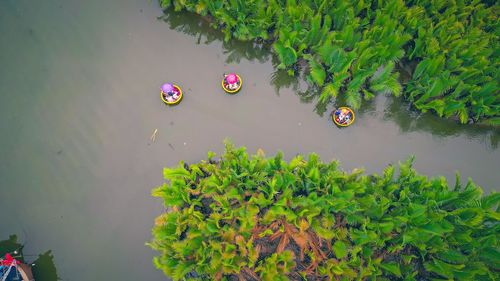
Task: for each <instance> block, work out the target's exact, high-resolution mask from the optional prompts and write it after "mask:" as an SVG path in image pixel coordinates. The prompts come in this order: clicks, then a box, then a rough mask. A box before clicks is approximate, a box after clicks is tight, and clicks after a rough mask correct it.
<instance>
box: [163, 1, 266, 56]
mask: <svg viewBox="0 0 500 281" xmlns="http://www.w3.org/2000/svg"><path fill="white" fill-rule="evenodd" d="M158 19H159V20H163V21H164V22H166V23H168V24H169V27H170V28H171V29H173V30H176V31H179V32H183V33H185V34H188V35H191V36H193V37H195V38H196V44H206V45H208V44H210V43H212V42H214V41H220V42H222V49H223V53H224V54H225V55H226V56H227V58H226V63H239V62H240V61H241V59H247V60H249V61H254V60H257V61H259V62H265V61H267V60H268V59H269V57H270V56H271V53H270V52H269V51H268V48H269V46H267V45H265V44H258V43H255V42H251V41H247V42H244V41H238V40H229V41H228V42H224V34H223V33H222V32H221V31H219V30H217V29H216V27H213V26H212V24H211V23H210V19H209V18H207V17H201V16H197V15H193V14H192V13H190V12H187V11H181V12H175V11H174V10H173V9H167V10H166V11H165V12H164V14H163V15H162V16H161V17H159V18H158Z"/></svg>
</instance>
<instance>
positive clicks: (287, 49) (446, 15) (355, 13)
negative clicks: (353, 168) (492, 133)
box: [160, 0, 500, 125]
mask: <svg viewBox="0 0 500 281" xmlns="http://www.w3.org/2000/svg"><path fill="white" fill-rule="evenodd" d="M483 2H485V3H483ZM486 2H488V1H478V0H465V1H464V0H462V1H458V0H451V1H450V0H414V1H412V0H406V1H403V0H385V1H380V0H354V1H346V0H300V1H297V0H160V3H161V5H162V7H164V8H166V7H170V6H174V8H175V9H176V10H182V9H186V10H188V11H192V12H195V13H198V14H201V15H209V16H211V17H212V18H213V20H214V27H217V28H220V29H221V30H222V31H223V32H224V34H225V39H226V40H228V39H229V38H231V37H234V38H237V39H239V40H254V39H263V40H268V41H270V42H273V50H274V52H275V53H276V55H277V57H278V58H279V61H280V64H279V65H278V68H279V69H287V70H288V73H289V74H291V75H294V74H296V72H297V70H298V65H297V62H298V61H299V60H306V61H307V62H308V66H309V75H308V77H309V81H310V82H311V85H312V87H313V91H315V92H317V93H318V97H319V102H320V103H327V102H328V101H330V100H331V99H332V98H335V97H337V95H339V93H340V94H342V95H343V96H344V98H345V100H346V102H347V103H348V104H349V105H350V106H352V107H354V108H358V107H359V106H360V105H361V102H362V99H363V98H365V99H369V98H371V97H373V96H374V94H375V93H379V92H388V93H392V94H394V95H399V94H401V93H402V92H404V95H405V96H406V97H407V98H408V100H409V101H411V102H412V103H413V105H414V106H415V107H416V108H417V109H419V110H421V111H427V110H432V111H433V112H436V113H437V114H438V115H439V116H442V117H455V118H457V119H459V120H460V121H461V122H462V123H466V122H468V121H469V120H470V119H473V120H474V121H479V120H482V121H484V122H487V123H490V124H494V125H498V124H500V94H499V91H498V81H499V79H498V78H499V77H498V74H497V68H498V35H499V32H500V29H499V27H498V20H497V13H498V8H499V6H498V4H496V3H486ZM490 2H494V1H490ZM400 61H403V62H405V63H414V64H417V66H416V69H415V71H414V73H413V77H412V78H411V79H410V81H409V82H408V85H401V84H400V82H399V81H398V80H399V79H398V76H399V74H398V72H397V71H395V64H396V63H398V62H400ZM403 86H406V87H403ZM403 88H406V89H405V90H404V89H403ZM403 90H404V91H403Z"/></svg>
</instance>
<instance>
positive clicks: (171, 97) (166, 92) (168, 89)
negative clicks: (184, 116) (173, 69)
mask: <svg viewBox="0 0 500 281" xmlns="http://www.w3.org/2000/svg"><path fill="white" fill-rule="evenodd" d="M161 92H162V95H163V97H164V98H165V100H166V101H168V102H174V101H176V100H177V99H178V98H179V95H180V93H179V91H178V90H177V89H176V88H175V87H174V85H172V84H171V83H165V84H163V85H162V86H161Z"/></svg>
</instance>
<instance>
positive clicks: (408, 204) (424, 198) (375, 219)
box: [150, 143, 500, 281]
mask: <svg viewBox="0 0 500 281" xmlns="http://www.w3.org/2000/svg"><path fill="white" fill-rule="evenodd" d="M214 156H215V155H214V154H213V153H209V154H208V160H206V161H201V162H200V163H197V164H192V165H187V164H185V163H181V164H180V165H179V166H178V167H175V168H166V169H165V170H164V176H165V179H166V180H168V183H165V184H164V185H163V186H161V187H158V188H157V189H155V190H154V192H153V195H154V196H156V197H160V198H162V199H163V200H164V204H165V207H166V208H167V209H166V211H165V212H164V213H163V214H161V215H160V216H159V217H158V218H157V219H156V222H155V227H154V229H153V236H154V239H153V241H152V242H151V243H150V245H151V246H152V247H153V248H154V249H156V250H157V251H159V256H158V257H156V258H155V259H154V262H155V264H156V266H157V267H158V268H159V269H162V270H163V271H164V272H165V274H166V275H168V276H170V277H171V278H173V279H174V280H269V281H271V280H354V279H356V280H366V279H374V278H377V279H379V280H395V279H400V280H403V279H404V280H452V279H453V280H499V278H500V274H499V272H500V271H499V270H500V258H499V257H500V253H499V241H498V240H499V237H498V235H499V230H500V224H499V220H500V214H499V212H498V210H499V209H498V203H499V201H500V196H499V195H500V194H498V193H493V194H490V195H488V196H482V191H481V189H480V188H479V187H477V186H475V185H474V184H473V183H472V182H470V181H469V182H468V183H467V184H465V185H462V184H461V183H460V180H459V178H458V176H457V182H456V184H455V186H453V187H450V186H448V184H447V182H446V180H445V179H444V178H442V177H440V178H435V179H428V178H426V177H424V176H422V175H419V174H417V173H416V172H415V170H414V169H412V160H411V159H410V160H408V161H406V162H405V163H403V164H400V165H399V171H396V168H395V167H394V166H388V167H387V168H386V169H385V170H384V171H383V173H382V174H381V175H377V174H372V175H366V174H364V173H363V172H362V171H361V170H357V169H355V170H354V171H352V172H351V173H346V172H344V171H342V170H340V169H339V167H338V163H337V162H330V163H323V162H321V160H320V159H319V158H318V156H317V155H315V154H311V155H309V156H308V157H307V158H304V157H302V156H300V155H299V156H296V157H295V158H293V159H292V160H290V161H289V162H287V161H284V160H283V158H282V155H281V154H277V155H276V156H275V157H273V158H266V157H265V156H264V153H263V152H262V151H259V152H258V153H257V154H256V155H252V156H250V155H248V154H247V153H246V151H245V149H244V148H234V147H233V146H232V145H231V144H229V143H228V144H226V152H225V154H224V155H222V157H221V159H220V160H215V159H214Z"/></svg>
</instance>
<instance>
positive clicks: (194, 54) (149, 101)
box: [0, 0, 500, 280]
mask: <svg viewBox="0 0 500 281" xmlns="http://www.w3.org/2000/svg"><path fill="white" fill-rule="evenodd" d="M161 15H162V11H161V9H160V8H159V7H158V4H157V3H156V1H154V0H152V1H145V0H121V1H118V0H108V1H97V0H89V1H77V0H66V1H62V0H46V1H27V0H2V1H0V34H1V41H0V135H1V139H0V144H1V145H0V222H1V226H0V239H7V238H8V236H9V235H10V234H17V235H18V236H19V237H20V239H21V240H22V241H24V242H25V243H26V246H25V248H24V251H25V253H28V254H29V253H40V252H45V251H47V250H48V249H50V250H52V254H53V255H54V257H55V263H56V266H57V271H58V275H59V277H60V278H62V279H63V280H164V279H165V277H164V276H163V274H162V273H161V272H160V271H158V270H156V269H155V268H154V266H153V265H152V262H151V259H152V257H153V255H154V253H153V251H151V250H150V249H148V248H147V247H145V246H144V243H145V242H146V241H148V240H149V239H150V236H151V235H150V229H151V226H152V224H153V220H154V217H155V216H156V215H157V214H159V213H160V212H161V210H162V206H161V203H160V202H159V201H158V200H155V199H153V198H151V197H150V191H151V189H152V188H153V187H155V186H157V185H159V184H161V182H162V168H163V167H165V166H172V165H175V164H176V163H177V162H178V161H179V160H182V159H184V160H186V161H188V162H196V161H199V160H200V159H203V158H205V156H206V152H207V151H208V150H213V151H216V152H221V151H223V143H222V142H223V140H224V139H225V138H230V139H232V140H233V142H234V143H235V144H236V145H238V146H239V145H244V146H247V147H248V150H249V151H250V152H255V151H256V150H257V149H259V148H262V149H263V150H264V151H265V152H266V153H267V154H268V155H273V154H274V153H275V152H276V151H278V150H282V151H283V152H284V153H285V156H286V157H287V158H290V157H293V156H294V155H295V154H297V153H309V152H317V153H318V154H319V155H320V156H321V157H322V159H324V160H331V159H338V160H339V161H341V164H342V167H343V168H344V169H345V170H351V169H353V168H355V167H364V168H366V170H367V171H368V172H377V173H380V172H381V171H382V169H383V168H384V167H385V166H386V165H387V164H389V163H397V161H399V160H404V159H406V158H407V157H408V156H409V155H415V156H416V161H415V167H416V168H417V169H418V170H419V171H420V172H421V173H423V174H426V175H428V176H436V175H444V176H446V177H447V178H448V179H450V180H453V178H454V173H455V171H460V172H461V174H462V176H463V177H464V178H467V177H471V178H472V179H473V180H474V181H475V182H477V183H478V184H479V185H481V186H482V187H483V188H484V189H485V190H486V191H487V192H490V191H492V190H497V189H498V183H499V182H500V173H498V170H499V169H498V167H500V151H499V149H498V141H499V139H500V133H499V132H498V131H495V130H491V129H487V128H479V127H471V126H463V125H457V124H455V123H453V122H449V121H445V120H441V119H439V118H436V117H434V116H432V115H427V114H424V115H419V114H415V113H412V112H410V111H408V109H407V105H406V104H405V103H403V102H401V101H399V100H397V99H392V98H386V97H384V96H383V95H380V96H378V97H377V98H376V99H375V100H374V101H373V102H370V103H368V104H366V105H365V106H364V107H363V108H362V109H361V110H359V111H358V112H357V116H356V122H355V124H354V125H352V126H351V127H349V128H345V129H338V128H336V127H335V126H333V125H332V122H331V120H330V119H329V117H328V114H324V115H323V116H321V115H319V114H317V113H316V112H315V105H314V103H313V102H312V103H310V102H307V100H308V97H307V93H305V94H302V95H300V94H298V93H299V92H301V91H303V90H304V85H303V83H301V82H297V80H294V79H290V78H288V77H287V76H286V75H283V73H280V72H275V71H274V68H273V62H272V56H271V55H270V54H269V52H267V51H266V49H265V48H261V47H259V46H258V45H254V44H252V43H239V42H231V43H223V42H222V41H221V39H222V35H221V34H220V33H219V32H216V31H211V30H210V28H209V26H208V25H207V23H206V22H204V21H202V20H200V19H199V18H198V17H193V16H191V15H189V14H174V13H172V12H169V13H168V14H167V16H166V18H164V19H163V20H159V19H157V17H160V16H161ZM231 70H233V71H236V72H238V73H239V74H240V75H241V76H242V77H243V79H244V86H243V89H242V91H241V92H240V93H239V94H237V95H227V94H224V93H223V92H222V90H221V88H220V79H221V77H222V73H224V72H228V71H231ZM165 81H174V82H176V83H177V84H179V85H180V86H181V87H182V88H183V90H184V92H185V97H184V100H183V101H182V102H181V104H180V105H178V106H176V107H167V106H165V105H164V104H163V103H162V102H161V100H160V96H159V92H158V89H159V86H160V85H161V84H162V83H163V82H165ZM329 111H331V108H328V109H327V112H329ZM155 129H158V135H157V138H156V142H154V143H151V141H150V136H151V134H152V132H153V130H155Z"/></svg>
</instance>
